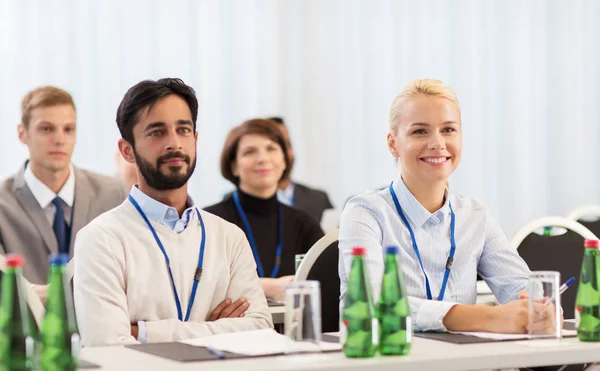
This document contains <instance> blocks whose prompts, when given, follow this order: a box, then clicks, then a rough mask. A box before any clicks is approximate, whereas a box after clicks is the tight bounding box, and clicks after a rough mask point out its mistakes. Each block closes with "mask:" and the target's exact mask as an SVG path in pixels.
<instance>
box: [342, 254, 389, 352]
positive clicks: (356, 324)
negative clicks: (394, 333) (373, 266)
mask: <svg viewBox="0 0 600 371" xmlns="http://www.w3.org/2000/svg"><path fill="white" fill-rule="evenodd" d="M365 254H366V250H365V248H364V247H354V248H352V266H351V268H350V277H349V279H348V289H347V291H346V295H345V298H344V309H343V310H342V323H341V327H340V331H341V336H340V340H341V341H342V343H343V349H344V353H345V354H346V356H347V357H372V356H373V355H375V350H376V349H377V343H378V341H379V326H378V322H377V316H376V314H375V306H374V304H373V296H372V295H371V284H370V282H369V277H368V274H367V267H366V265H365V261H364V256H365Z"/></svg>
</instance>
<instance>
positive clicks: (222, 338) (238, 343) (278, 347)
mask: <svg viewBox="0 0 600 371" xmlns="http://www.w3.org/2000/svg"><path fill="white" fill-rule="evenodd" d="M181 342H182V343H184V344H188V345H193V346H198V347H207V348H208V347H209V348H213V349H217V350H220V351H224V352H231V353H236V354H243V355H246V356H265V355H273V354H283V353H296V352H330V351H338V350H341V349H342V347H341V345H340V344H339V343H328V342H321V343H320V344H319V345H316V344H313V343H309V342H296V341H292V340H290V339H289V338H287V337H286V336H284V335H281V334H279V333H277V332H275V330H273V329H263V330H253V331H241V332H232V333H227V334H220V335H213V336H206V337H202V338H198V339H189V340H183V341H181Z"/></svg>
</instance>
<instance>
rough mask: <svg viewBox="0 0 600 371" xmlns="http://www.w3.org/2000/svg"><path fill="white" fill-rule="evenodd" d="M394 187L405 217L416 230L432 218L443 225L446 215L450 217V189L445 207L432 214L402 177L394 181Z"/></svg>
mask: <svg viewBox="0 0 600 371" xmlns="http://www.w3.org/2000/svg"><path fill="white" fill-rule="evenodd" d="M392 187H393V188H394V191H395V192H396V195H397V196H398V202H400V206H401V207H402V211H403V212H404V215H406V217H407V218H408V219H409V220H410V221H411V222H412V224H413V225H414V226H415V227H416V228H420V227H422V226H423V224H425V222H427V221H428V220H429V219H430V218H434V219H436V220H438V222H439V223H441V222H442V221H443V220H444V218H445V217H446V215H448V214H449V212H450V206H449V198H450V194H449V192H448V188H446V193H445V195H444V200H445V201H444V205H443V206H442V207H441V208H440V209H439V210H438V211H436V212H435V213H433V214H432V213H430V212H429V211H428V210H427V209H425V208H424V207H423V205H421V203H420V202H419V201H417V199H416V198H415V196H414V195H413V194H412V192H411V191H410V190H409V189H408V187H407V186H406V184H405V183H404V180H402V177H399V178H397V179H396V180H394V182H393V183H392Z"/></svg>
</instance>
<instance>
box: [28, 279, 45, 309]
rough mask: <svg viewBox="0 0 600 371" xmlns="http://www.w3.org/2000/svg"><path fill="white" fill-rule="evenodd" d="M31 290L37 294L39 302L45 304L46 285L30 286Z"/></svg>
mask: <svg viewBox="0 0 600 371" xmlns="http://www.w3.org/2000/svg"><path fill="white" fill-rule="evenodd" d="M31 288H32V289H33V291H35V293H36V294H37V296H38V297H39V298H40V300H41V301H42V304H44V305H45V304H46V298H47V297H48V285H33V284H32V285H31Z"/></svg>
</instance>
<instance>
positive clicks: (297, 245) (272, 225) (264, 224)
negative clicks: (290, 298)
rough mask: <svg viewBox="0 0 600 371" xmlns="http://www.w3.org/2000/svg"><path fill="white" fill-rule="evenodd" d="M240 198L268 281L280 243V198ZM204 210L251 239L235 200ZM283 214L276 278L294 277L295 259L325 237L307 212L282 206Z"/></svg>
mask: <svg viewBox="0 0 600 371" xmlns="http://www.w3.org/2000/svg"><path fill="white" fill-rule="evenodd" d="M238 194H239V198H240V204H241V205H242V208H243V209H244V213H245V214H246V217H247V218H248V222H249V223H250V227H251V228H252V234H253V235H254V240H255V241H256V248H257V250H258V254H259V256H260V261H261V263H262V266H263V270H264V272H265V277H271V273H272V272H273V268H274V266H275V250H276V249H277V242H278V224H277V214H278V208H279V204H280V203H279V201H277V195H275V196H273V197H271V198H268V199H264V198H258V197H254V196H251V195H249V194H247V193H244V192H243V191H241V190H239V189H238ZM205 210H206V211H208V212H209V213H212V214H215V215H217V216H220V217H221V218H223V219H225V220H227V221H228V222H231V223H233V224H235V225H237V226H238V227H240V229H241V230H242V231H244V233H245V234H246V237H247V236H248V233H247V232H246V229H245V228H244V223H243V222H242V218H241V217H240V215H239V213H238V211H237V209H236V207H235V203H234V201H233V197H232V196H231V197H228V198H227V199H225V200H223V201H221V202H219V203H218V204H215V205H212V206H209V207H207V208H205ZM281 212H282V217H283V247H282V252H281V266H280V267H279V273H278V274H277V277H281V276H287V275H293V274H294V273H295V269H294V257H295V255H296V254H305V253H306V252H307V251H308V249H310V247H311V246H312V245H313V244H314V243H315V242H317V241H318V240H319V238H321V237H323V231H322V230H321V227H320V226H319V225H318V224H317V222H315V221H314V220H313V219H312V218H311V217H310V216H309V215H308V214H306V213H305V212H304V211H300V210H296V209H294V208H291V207H289V206H286V205H283V204H281Z"/></svg>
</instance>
